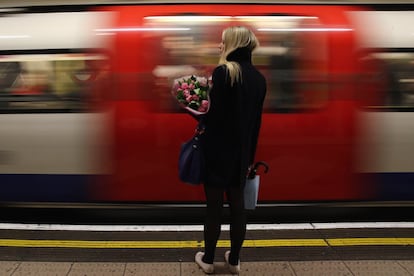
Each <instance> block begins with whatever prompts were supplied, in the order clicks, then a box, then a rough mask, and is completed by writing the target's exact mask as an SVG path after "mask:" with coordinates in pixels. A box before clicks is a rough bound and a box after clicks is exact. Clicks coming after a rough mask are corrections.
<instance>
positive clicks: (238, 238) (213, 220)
mask: <svg viewBox="0 0 414 276" xmlns="http://www.w3.org/2000/svg"><path fill="white" fill-rule="evenodd" d="M204 192H205V194H206V200H207V216H206V221H205V224H204V242H205V255H204V258H203V262H205V263H209V264H212V263H213V261H214V254H215V251H216V245H217V241H218V239H219V236H220V231H221V218H222V210H223V201H224V199H223V196H224V192H225V193H226V195H227V200H228V202H229V206H230V217H231V222H230V240H231V250H230V258H229V263H230V264H231V265H237V264H238V262H239V256H240V250H241V248H242V245H243V241H244V238H245V235H246V214H245V211H244V195H243V188H241V187H230V188H217V187H208V186H206V185H204Z"/></svg>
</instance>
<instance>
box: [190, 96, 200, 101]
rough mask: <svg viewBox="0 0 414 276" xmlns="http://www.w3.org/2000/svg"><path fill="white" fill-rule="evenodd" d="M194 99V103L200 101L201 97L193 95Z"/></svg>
mask: <svg viewBox="0 0 414 276" xmlns="http://www.w3.org/2000/svg"><path fill="white" fill-rule="evenodd" d="M192 97H193V101H198V100H199V99H200V97H199V96H197V95H193V96H192Z"/></svg>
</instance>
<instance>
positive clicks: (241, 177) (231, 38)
mask: <svg viewBox="0 0 414 276" xmlns="http://www.w3.org/2000/svg"><path fill="white" fill-rule="evenodd" d="M258 44H259V43H258V40H257V38H256V36H255V35H254V34H253V33H252V32H251V31H250V30H249V29H247V28H245V27H230V28H227V29H225V30H224V31H223V34H222V42H221V44H220V51H221V56H220V62H219V66H218V67H217V68H215V70H214V72H213V75H212V81H213V88H212V90H211V92H210V100H211V106H210V109H209V111H208V113H207V114H206V115H205V117H204V119H203V120H204V121H203V122H204V124H205V126H206V131H205V135H204V140H203V146H204V151H205V158H206V166H207V175H206V180H205V183H204V191H205V195H206V200H207V216H206V221H205V225H204V241H205V252H198V253H197V254H196V256H195V262H196V263H197V264H198V265H199V266H200V268H201V269H202V270H203V271H204V272H205V273H213V272H214V265H213V261H214V254H215V249H216V244H217V240H218V238H219V235H220V229H221V216H222V209H223V197H224V193H225V194H226V196H227V199H228V202H229V205H230V214H231V223H230V239H231V250H230V251H227V252H226V253H225V261H226V262H227V263H228V265H229V268H230V271H231V272H232V273H235V274H236V273H238V272H239V271H240V260H239V255H240V250H241V247H242V244H243V241H244V238H245V234H246V215H245V212H244V196H243V189H244V185H245V182H246V175H247V172H248V168H249V166H250V165H252V164H253V162H254V156H255V152H256V146H257V139H258V135H259V129H260V123H261V116H262V107H263V101H264V97H265V94H266V80H265V78H264V77H263V75H262V74H261V73H260V72H259V71H258V70H257V69H256V68H255V67H254V66H253V65H252V61H251V58H252V51H253V50H254V49H255V48H256V47H257V46H258Z"/></svg>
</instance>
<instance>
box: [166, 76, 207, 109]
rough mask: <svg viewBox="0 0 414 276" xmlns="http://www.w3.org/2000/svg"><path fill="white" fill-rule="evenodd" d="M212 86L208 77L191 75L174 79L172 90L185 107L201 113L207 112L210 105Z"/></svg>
mask: <svg viewBox="0 0 414 276" xmlns="http://www.w3.org/2000/svg"><path fill="white" fill-rule="evenodd" d="M210 87H211V84H210V82H209V80H208V79H207V78H205V77H199V76H194V75H191V76H185V77H181V78H178V79H176V80H174V84H173V87H172V91H171V92H172V94H173V96H174V97H175V98H176V99H177V101H178V102H179V103H180V105H181V106H182V107H183V108H185V109H187V110H188V111H190V112H191V113H193V114H196V115H201V114H205V113H207V111H208V109H209V107H210V98H209V95H208V93H209V90H210Z"/></svg>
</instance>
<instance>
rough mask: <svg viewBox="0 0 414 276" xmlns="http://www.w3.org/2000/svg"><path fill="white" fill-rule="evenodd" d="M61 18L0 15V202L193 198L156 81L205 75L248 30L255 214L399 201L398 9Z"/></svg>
mask: <svg viewBox="0 0 414 276" xmlns="http://www.w3.org/2000/svg"><path fill="white" fill-rule="evenodd" d="M62 9H63V7H59V6H48V7H31V8H24V7H23V8H19V10H17V11H11V12H10V11H7V12H4V15H3V16H1V17H0V40H1V41H2V43H1V44H0V81H1V82H0V113H1V114H0V183H1V184H0V189H1V193H0V201H2V202H20V203H24V202H43V203H45V202H47V203H56V204H58V203H108V204H110V203H121V204H124V203H125V204H126V203H138V204H149V203H151V204H160V205H162V204H171V203H175V204H181V205H182V206H188V205H191V204H198V203H201V202H203V201H204V194H203V189H202V187H201V186H191V185H188V184H185V183H182V182H180V180H179V178H178V171H177V166H178V165H177V159H178V152H179V149H180V145H181V144H182V143H183V142H184V141H186V140H187V139H189V137H190V136H191V135H192V133H193V132H194V128H195V126H196V121H195V120H194V119H193V118H192V117H191V116H189V115H188V114H187V113H186V112H185V111H184V110H183V109H182V108H180V106H179V105H178V103H177V102H176V101H175V99H174V98H173V97H172V95H171V86H172V82H173V80H174V79H176V78H179V77H181V76H186V75H190V74H194V75H200V76H206V77H209V76H210V75H211V72H212V70H213V69H214V67H215V66H217V63H218V57H219V52H218V44H219V43H220V41H221V31H222V30H223V29H224V28H226V27H228V26H232V25H244V26H247V27H249V28H251V29H252V30H253V31H254V32H255V33H256V35H257V36H258V38H259V40H260V47H259V48H258V49H257V50H256V52H255V53H254V60H253V62H254V63H255V64H256V65H257V66H258V68H259V69H260V70H261V72H262V73H263V74H264V75H265V76H266V79H267V84H268V92H267V96H266V100H265V107H264V108H265V110H264V115H263V122H262V129H261V134H260V139H259V146H258V151H257V156H256V159H257V160H258V161H259V160H261V161H265V162H267V163H268V164H269V167H270V170H269V172H268V173H267V174H263V175H262V178H261V186H260V191H259V203H260V204H261V205H262V206H265V205H266V204H278V203H286V202H295V203H307V202H349V201H367V202H368V201H409V202H410V201H411V202H412V201H413V199H414V187H413V184H412V183H414V182H413V172H414V167H413V164H414V162H412V161H413V160H411V159H412V156H414V155H413V154H412V151H413V150H414V144H413V143H414V142H413V141H414V140H413V139H411V138H412V137H413V136H414V133H413V129H414V128H413V125H412V124H413V120H411V119H410V118H411V115H412V113H411V112H412V111H413V109H412V107H413V104H414V101H413V100H412V95H411V94H412V93H413V91H414V90H413V88H412V85H411V84H412V83H413V76H412V71H413V70H410V68H411V67H412V66H413V64H414V63H413V60H414V59H413V57H414V54H413V48H414V46H413V45H414V43H413V41H414V40H413V39H414V37H413V35H412V33H413V32H414V29H413V27H412V26H414V24H413V23H414V22H413V20H414V17H413V13H412V11H404V12H402V11H395V10H393V11H386V10H385V11H384V10H381V11H378V10H373V9H372V8H371V7H364V6H361V5H359V6H352V5H327V4H324V5H321V4H317V5H313V4H296V5H288V4H283V5H282V4H278V3H277V2H272V1H265V2H263V3H260V2H257V3H250V4H245V3H227V4H225V3H215V2H208V1H203V2H202V3H198V4H188V3H180V2H168V3H167V2H163V3H162V4H161V3H160V2H151V1H146V2H144V3H141V4H128V5H127V4H125V5H122V4H117V5H115V4H111V5H89V6H87V5H84V6H72V7H69V8H68V7H67V6H65V7H64V9H63V11H62ZM58 21H59V22H62V21H64V22H65V24H62V25H61V24H56V22H58ZM384 22H387V23H388V24H385V23H384ZM370 27H371V28H370ZM372 27H375V28H372ZM382 30H384V31H385V32H386V33H387V34H389V35H384V34H383V31H382ZM387 30H388V31H387ZM407 34H410V36H407ZM230 104H232V103H229V105H230ZM259 173H260V172H259Z"/></svg>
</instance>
